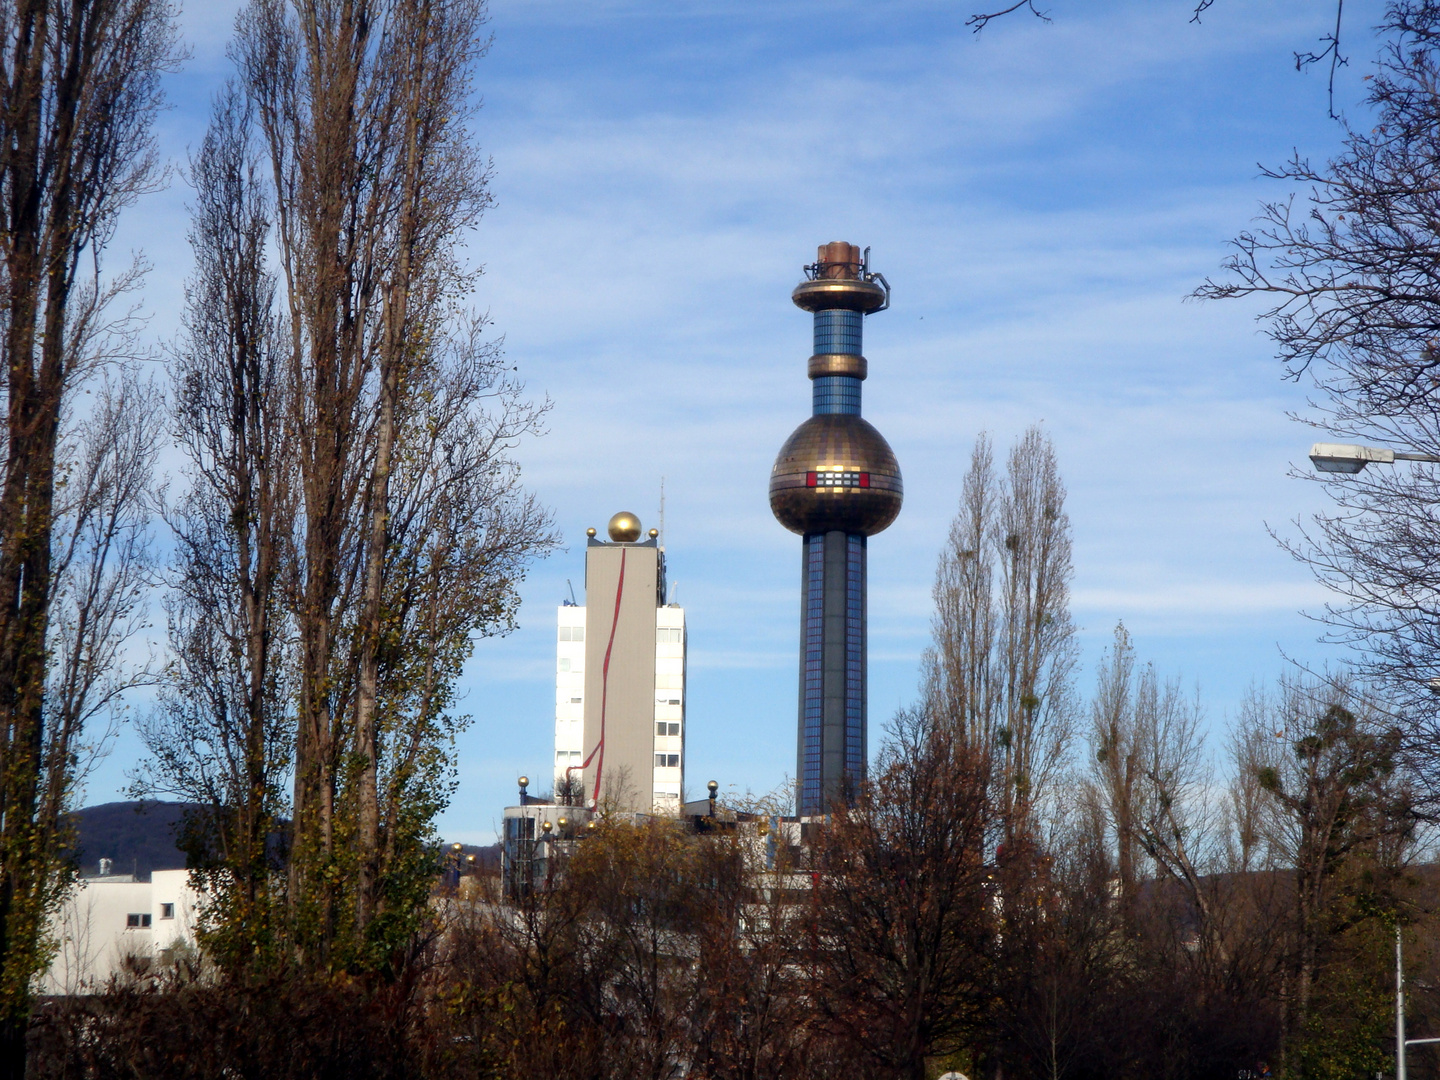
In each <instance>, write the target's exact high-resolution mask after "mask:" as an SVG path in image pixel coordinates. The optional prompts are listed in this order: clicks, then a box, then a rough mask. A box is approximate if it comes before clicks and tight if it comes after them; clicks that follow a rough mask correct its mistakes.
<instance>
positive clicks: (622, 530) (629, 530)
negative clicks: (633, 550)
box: [607, 510, 640, 544]
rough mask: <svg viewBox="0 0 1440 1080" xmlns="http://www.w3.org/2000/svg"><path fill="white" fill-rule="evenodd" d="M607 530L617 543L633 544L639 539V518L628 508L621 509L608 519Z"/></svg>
mask: <svg viewBox="0 0 1440 1080" xmlns="http://www.w3.org/2000/svg"><path fill="white" fill-rule="evenodd" d="M607 531H608V532H609V533H610V539H611V540H614V541H615V542H616V543H617V544H633V543H634V542H635V541H636V540H639V539H640V519H639V518H638V517H636V516H635V515H634V514H632V513H630V511H629V510H621V511H620V512H619V513H618V514H616V515H615V516H614V517H612V518H611V519H610V526H609V529H608V530H607Z"/></svg>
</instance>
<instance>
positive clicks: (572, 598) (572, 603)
mask: <svg viewBox="0 0 1440 1080" xmlns="http://www.w3.org/2000/svg"><path fill="white" fill-rule="evenodd" d="M565 584H566V585H569V586H570V606H571V607H579V606H580V605H579V604H577V603H576V602H575V585H574V583H573V582H571V580H570V579H569V578H568V577H567V578H566V579H565Z"/></svg>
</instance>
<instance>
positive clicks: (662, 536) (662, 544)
mask: <svg viewBox="0 0 1440 1080" xmlns="http://www.w3.org/2000/svg"><path fill="white" fill-rule="evenodd" d="M660 547H661V548H664V547H665V477H663V476H662V477H660Z"/></svg>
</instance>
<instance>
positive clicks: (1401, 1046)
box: [1395, 918, 1440, 1080]
mask: <svg viewBox="0 0 1440 1080" xmlns="http://www.w3.org/2000/svg"><path fill="white" fill-rule="evenodd" d="M1400 935H1401V926H1400V920H1399V919H1398V918H1397V919H1396V920H1395V1080H1406V1069H1405V1048H1406V1047H1407V1046H1425V1045H1428V1044H1430V1043H1440V1039H1407V1038H1406V1037H1405V959H1404V954H1403V953H1402V952H1401V945H1400Z"/></svg>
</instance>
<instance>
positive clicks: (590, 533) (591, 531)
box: [585, 529, 595, 540]
mask: <svg viewBox="0 0 1440 1080" xmlns="http://www.w3.org/2000/svg"><path fill="white" fill-rule="evenodd" d="M585 535H586V536H588V537H590V539H591V540H594V539H595V530H594V529H586V530H585Z"/></svg>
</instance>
